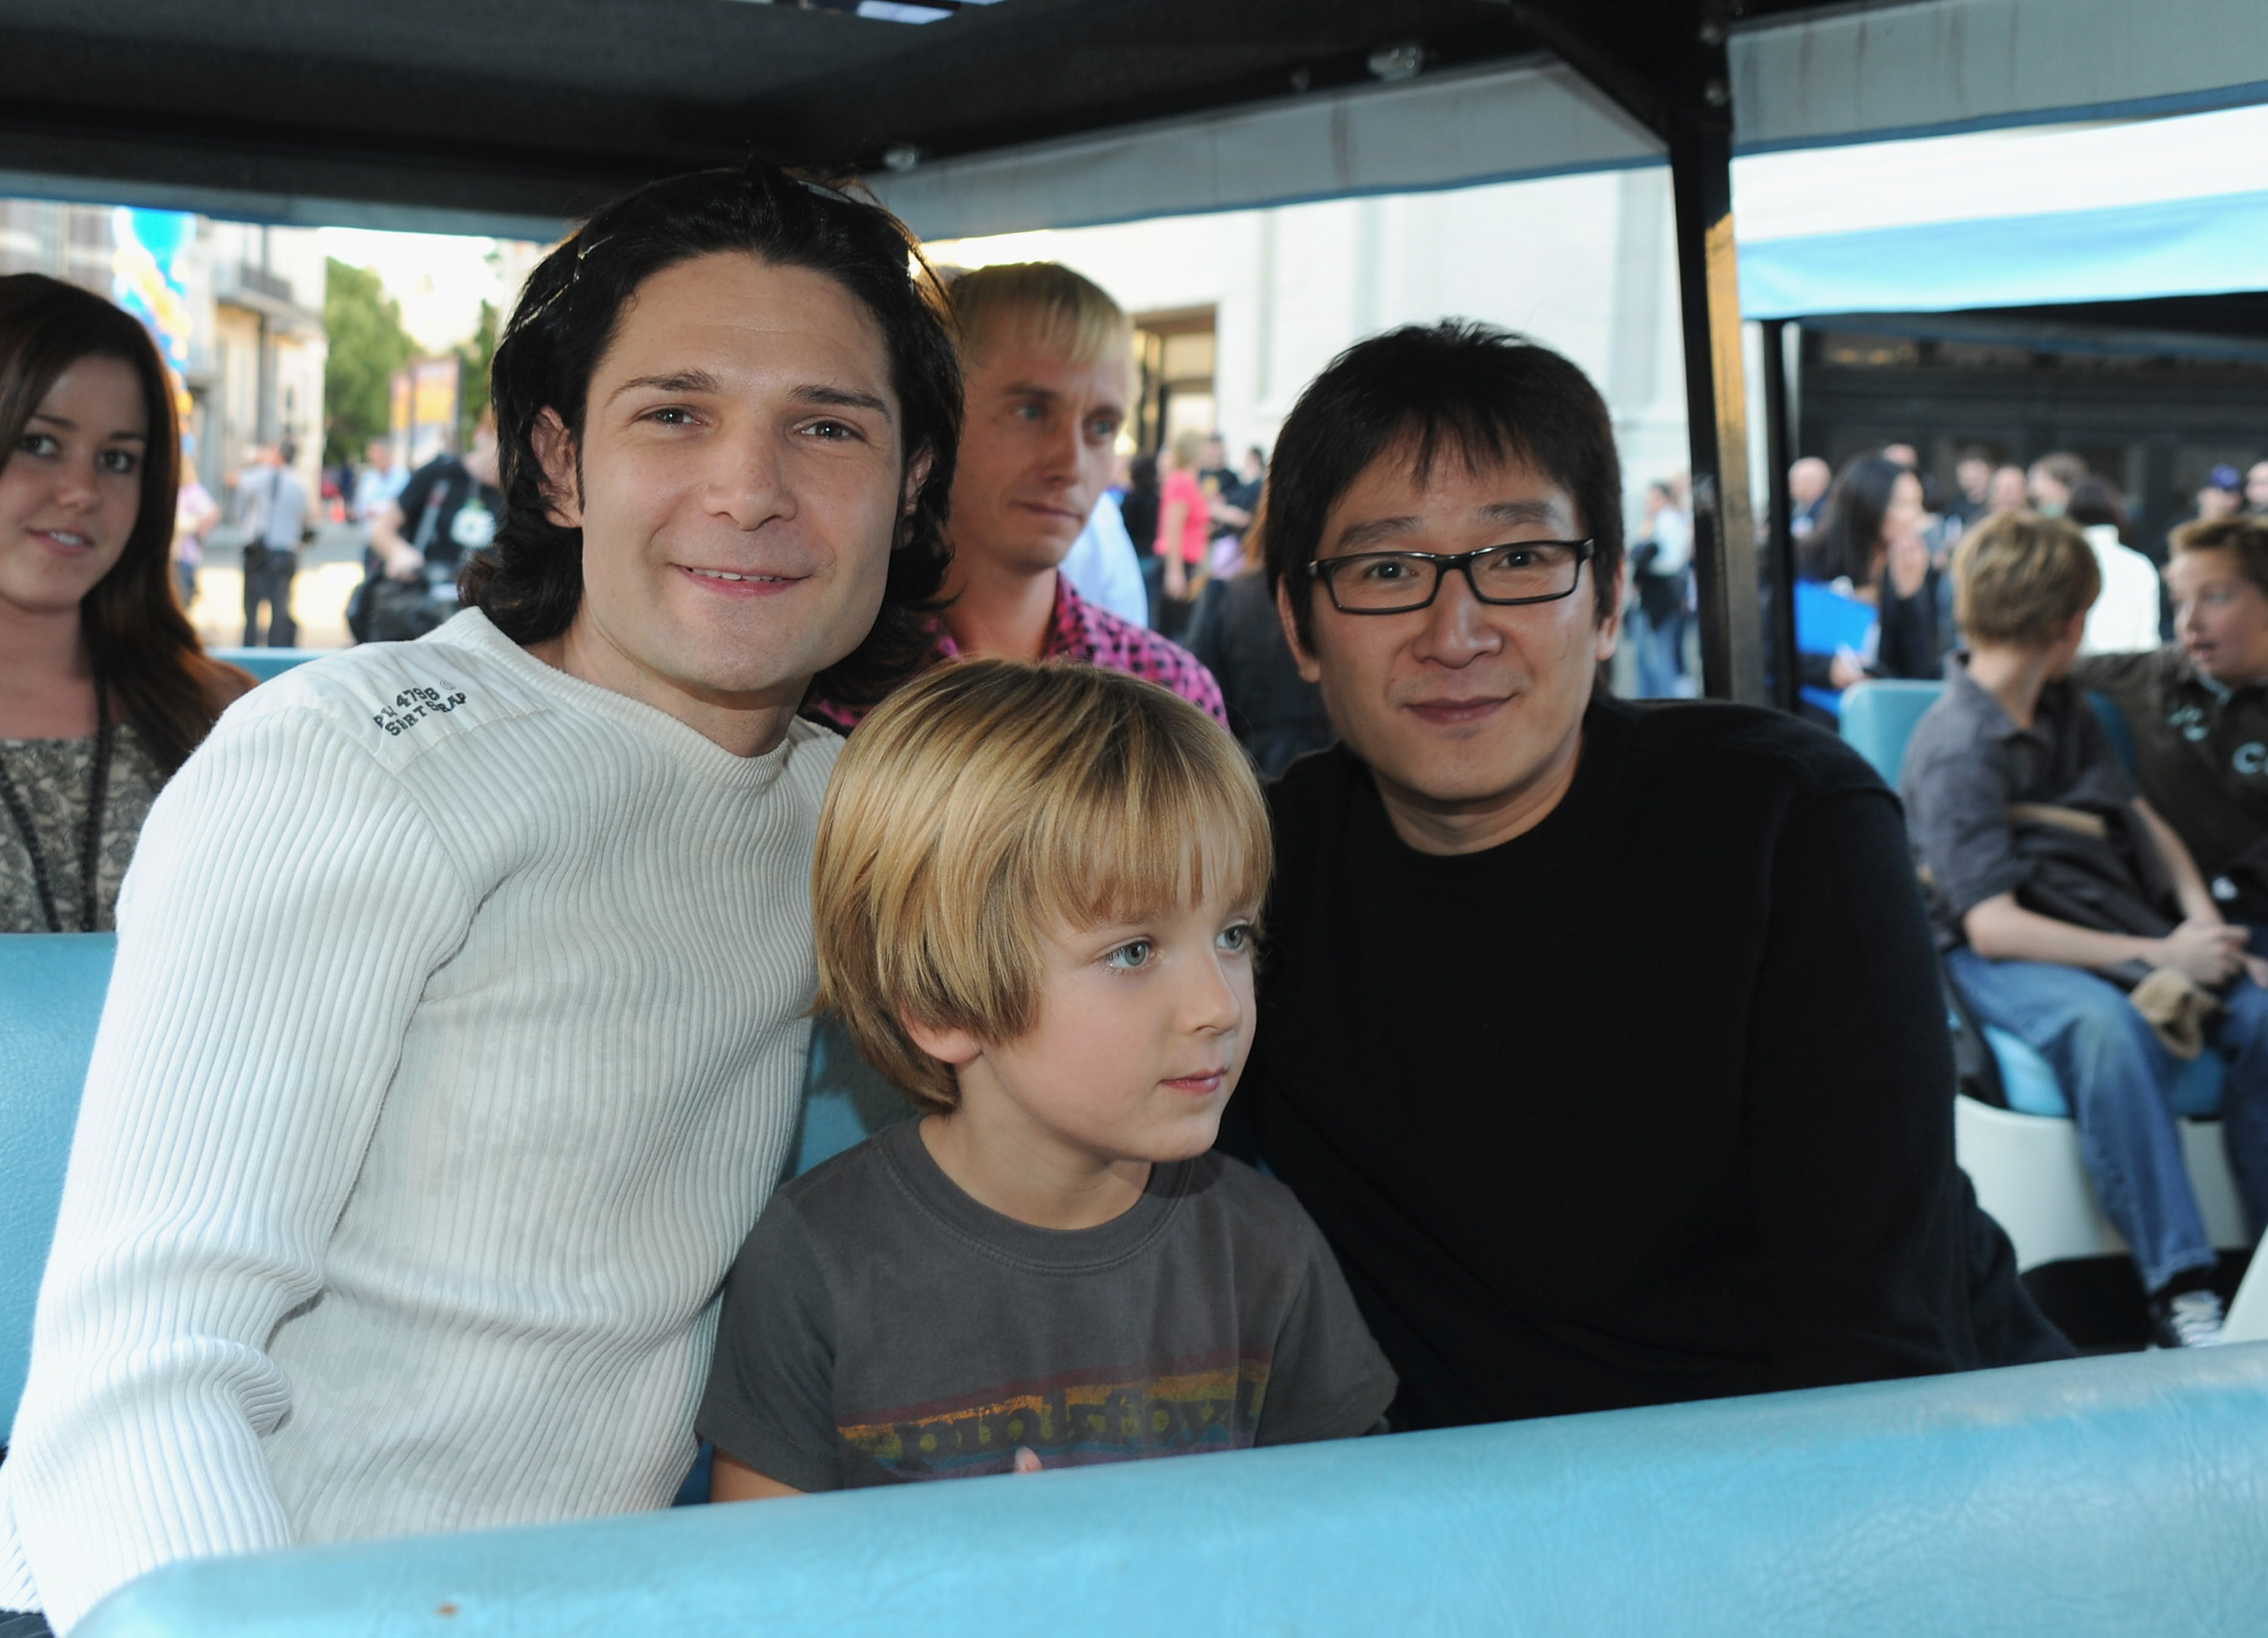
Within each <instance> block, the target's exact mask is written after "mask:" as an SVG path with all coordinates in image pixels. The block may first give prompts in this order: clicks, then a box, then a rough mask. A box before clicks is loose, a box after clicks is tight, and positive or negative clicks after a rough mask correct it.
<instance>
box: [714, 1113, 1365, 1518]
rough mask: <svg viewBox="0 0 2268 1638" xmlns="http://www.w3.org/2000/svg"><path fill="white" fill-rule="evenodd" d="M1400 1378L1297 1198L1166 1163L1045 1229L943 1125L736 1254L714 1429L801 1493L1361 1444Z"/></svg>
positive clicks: (794, 1186)
mask: <svg viewBox="0 0 2268 1638" xmlns="http://www.w3.org/2000/svg"><path fill="white" fill-rule="evenodd" d="M1394 1389H1395V1379H1394V1372H1393V1370H1392V1369H1391V1368H1390V1367H1389V1366H1388V1364H1387V1363H1386V1359H1385V1356H1384V1355H1382V1354H1381V1353H1380V1352H1379V1350H1378V1345H1377V1344H1376V1343H1375V1342H1373V1341H1372V1340H1371V1336H1370V1333H1369V1331H1368V1330H1367V1329H1366V1327H1365V1326H1364V1325H1363V1322H1362V1317H1361V1315H1360V1314H1359V1313H1358V1312H1357V1311H1356V1309H1355V1305H1354V1300H1353V1298H1352V1297H1351V1296H1350V1295H1349V1294H1348V1291H1347V1288H1346V1282H1345V1280H1344V1278H1342V1277H1341V1275H1340V1274H1339V1270H1338V1265H1337V1262H1335V1261H1334V1260H1332V1257H1331V1253H1330V1251H1329V1247H1327V1246H1326V1245H1324V1244H1323V1238H1322V1234H1321V1232H1320V1231H1318V1230H1317V1229H1316V1228H1315V1225H1314V1223H1312V1222H1310V1221H1309V1220H1308V1217H1307V1213H1306V1212H1304V1211H1302V1210H1301V1209H1300V1205H1299V1202H1298V1201H1295V1200H1293V1199H1292V1194H1291V1191H1290V1190H1288V1189H1286V1188H1285V1187H1284V1186H1282V1185H1281V1184H1279V1183H1277V1182H1274V1181H1272V1180H1270V1179H1267V1178H1263V1177H1262V1176H1261V1175H1260V1174H1259V1173H1258V1172H1255V1171H1253V1170H1252V1169H1251V1168H1250V1167H1248V1166H1247V1165H1245V1164H1242V1163H1241V1162H1239V1161H1235V1160H1231V1159H1227V1158H1226V1157H1222V1156H1219V1155H1204V1156H1200V1157H1197V1159H1195V1160H1189V1161H1182V1162H1177V1163H1175V1164H1169V1165H1160V1166H1158V1167H1156V1168H1154V1169H1153V1171H1152V1174H1151V1180H1150V1186H1149V1189H1148V1190H1147V1192H1146V1193H1145V1194H1144V1195H1143V1197H1142V1199H1141V1200H1140V1201H1137V1202H1136V1204H1135V1205H1134V1207H1133V1208H1132V1209H1131V1210H1130V1211H1128V1212H1126V1213H1124V1214H1123V1215H1122V1216H1118V1217H1116V1218H1115V1219H1113V1220H1112V1221H1111V1222H1109V1223H1104V1224H1102V1225H1101V1226H1100V1227H1099V1228H1093V1229H1079V1230H1053V1229H1036V1228H1033V1227H1031V1226H1029V1225H1028V1224H1026V1223H1018V1222H1016V1221H1014V1220H1013V1218H1009V1217H1004V1216H1000V1215H999V1214H998V1213H997V1212H994V1211H991V1210H989V1209H988V1208H985V1207H983V1206H981V1205H979V1204H977V1202H976V1201H974V1200H971V1199H970V1198H969V1197H968V1195H967V1194H963V1193H962V1192H961V1190H960V1189H959V1188H958V1187H957V1186H954V1183H953V1182H952V1181H951V1180H950V1179H947V1178H946V1175H945V1173H944V1172H941V1171H940V1170H939V1168H938V1164H937V1163H936V1162H935V1161H934V1160H932V1158H931V1157H930V1154H929V1151H928V1150H927V1149H926V1148H925V1147H924V1145H923V1142H922V1140H921V1123H920V1122H919V1121H917V1120H909V1121H906V1122H903V1123H902V1124H901V1125H898V1126H894V1127H890V1128H886V1129H885V1130H884V1131H882V1132H881V1133H880V1134H878V1135H875V1136H874V1137H873V1138H870V1139H868V1140H867V1141H866V1142H864V1143H861V1144H860V1145H858V1148H856V1149H853V1150H850V1151H848V1152H847V1153H845V1154H842V1155H838V1156H837V1157H836V1158H834V1159H833V1160H831V1161H829V1162H828V1163H827V1164H825V1165H823V1166H820V1167H818V1168H817V1169H815V1170H814V1171H812V1172H807V1173H806V1174H805V1175H804V1176H802V1177H799V1178H797V1179H794V1180H793V1181H792V1182H790V1183H788V1184H786V1185H785V1186H783V1187H782V1188H781V1189H780V1190H779V1192H778V1193H777V1194H774V1195H773V1196H772V1200H771V1204H770V1206H769V1207H768V1208H766V1209H765V1212H764V1215H763V1219H762V1222H760V1223H757V1224H756V1227H755V1232H754V1233H752V1234H751V1235H749V1237H748V1240H747V1245H744V1246H743V1247H742V1248H741V1250H740V1258H739V1260H738V1261H736V1262H735V1263H734V1265H733V1272H732V1275H731V1278H730V1280H729V1281H728V1282H727V1284H726V1287H725V1311H724V1318H723V1322H722V1324H721V1325H720V1326H719V1328H718V1336H717V1358H716V1363H715V1365H714V1366H713V1367H712V1369H711V1372H710V1377H709V1389H708V1392H707V1394H706V1395H705V1396H704V1398H703V1402H702V1406H701V1414H700V1417H699V1421H698V1425H699V1427H700V1429H701V1431H702V1433H703V1436H706V1437H708V1438H709V1439H711V1440H713V1441H714V1442H715V1443H716V1444H717V1447H718V1449H719V1450H721V1451H725V1452H727V1453H729V1454H730V1455H732V1456H733V1457H735V1458H738V1459H739V1460H740V1461H742V1462H745V1463H747V1465H749V1466H750V1467H753V1468H755V1470H756V1471H757V1472H758V1473H763V1474H765V1475H766V1476H767V1477H769V1478H771V1479H776V1480H778V1481H779V1482H780V1483H782V1484H786V1485H792V1486H794V1487H796V1488H797V1489H799V1490H836V1489H846V1488H851V1487H858V1486H861V1485H879V1484H888V1483H892V1482H897V1481H905V1480H924V1479H958V1478H963V1477H968V1476H971V1475H975V1474H979V1473H1005V1472H1006V1471H1008V1469H1009V1468H1010V1466H1011V1465H1013V1461H1014V1458H1015V1452H1016V1450H1017V1447H1019V1446H1023V1447H1026V1448H1027V1449H1029V1450H1030V1451H1032V1452H1033V1453H1034V1454H1035V1455H1036V1456H1038V1457H1039V1458H1040V1460H1041V1462H1042V1465H1045V1466H1048V1467H1058V1466H1075V1465H1081V1464H1085V1463H1090V1462H1116V1461H1128V1460H1132V1459H1136V1458H1143V1457H1151V1456H1178V1455H1182V1454H1184V1453H1190V1452H1196V1451H1228V1450H1241V1449H1244V1448H1246V1447H1248V1446H1251V1445H1255V1444H1291V1443H1299V1442H1300V1441H1303V1440H1309V1439H1335V1438H1344V1437H1346V1436H1351V1435H1354V1434H1360V1433H1366V1432H1367V1431H1369V1430H1370V1429H1372V1428H1373V1427H1374V1426H1375V1425H1376V1424H1377V1422H1378V1420H1379V1417H1380V1416H1381V1414H1383V1413H1384V1411H1385V1409H1386V1407H1387V1403H1388V1400H1390V1399H1392V1398H1393V1397H1394Z"/></svg>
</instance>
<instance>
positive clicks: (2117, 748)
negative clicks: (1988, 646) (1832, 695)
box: [1841, 681, 2222, 1120]
mask: <svg viewBox="0 0 2268 1638" xmlns="http://www.w3.org/2000/svg"><path fill="white" fill-rule="evenodd" d="M1944 690H1945V685H1944V684H1943V683H1940V682H1902V681H1881V682H1866V683H1860V684H1859V685H1858V686H1857V687H1852V688H1851V689H1849V690H1847V691H1846V692H1845V694H1844V696H1843V716H1842V722H1841V727H1842V732H1843V738H1845V740H1846V741H1848V742H1849V744H1850V746H1851V747H1852V749H1853V750H1855V751H1857V752H1858V753H1859V755H1861V756H1863V757H1865V758H1866V759H1867V761H1868V762H1870V763H1872V764H1873V765H1874V771H1875V772H1876V773H1878V774H1880V775H1881V776H1882V779H1883V782H1885V783H1887V784H1888V785H1889V787H1890V789H1891V790H1896V789H1897V788H1898V775H1899V772H1900V770H1901V769H1902V768H1903V767H1904V762H1905V754H1906V741H1907V740H1908V739H1910V738H1912V736H1913V731H1914V724H1916V723H1918V722H1919V721H1920V720H1921V716H1922V713H1923V712H1924V711H1926V710H1927V709H1929V708H1930V706H1931V705H1932V704H1933V703H1934V702H1935V701H1936V699H1937V696H1938V695H1939V694H1941V693H1943V692H1944ZM2087 700H2088V704H2089V705H2091V706H2093V707H2094V708H2095V717H2096V719H2097V720H2098V721H2100V722H2101V723H2102V726H2103V731H2104V732H2105V733H2106V734H2107V735H2108V736H2109V737H2110V744H2111V748H2112V750H2113V751H2114V752H2116V753H2117V755H2118V758H2119V760H2121V761H2122V762H2124V764H2125V767H2126V772H2127V776H2128V777H2129V778H2132V777H2133V774H2134V736H2133V734H2132V732H2131V731H2129V730H2128V728H2127V725H2126V719H2125V717H2124V716H2122V715H2120V713H2119V710H2118V708H2117V706H2116V705H2114V704H2112V703H2111V701H2110V698H2109V696H2107V695H2105V694H2088V696H2087ZM1985 1040H1986V1042H1987V1043H1988V1044H1990V1045H1991V1047H1992V1056H1993V1057H1994V1059H1996V1060H1997V1061H1999V1066H2000V1083H2001V1086H2002V1089H2003V1090H2004V1091H2006V1092H2007V1098H2008V1107H2009V1108H2011V1109H2014V1111H2016V1112H2017V1113H2019V1114H2028V1115H2046V1116H2049V1117H2051V1118H2052V1119H2055V1120H2069V1119H2071V1103H2070V1100H2069V1099H2068V1098H2066V1097H2065V1096H2064V1091H2063V1088H2062V1086H2061V1085H2059V1084H2058V1083H2057V1081H2056V1076H2055V1071H2054V1070H2053V1069H2050V1068H2049V1067H2048V1061H2047V1060H2046V1059H2044V1058H2043V1057H2041V1056H2040V1054H2037V1053H2036V1052H2034V1051H2033V1050H2032V1049H2031V1048H2030V1047H2028V1046H2026V1045H2025V1044H2024V1043H2023V1042H2022V1041H2021V1040H2019V1039H2017V1038H2016V1037H2015V1036H2014V1035H2011V1034H2009V1033H2008V1032H2007V1031H2006V1030H2003V1029H2000V1028H1999V1027H1997V1026H1996V1025H1990V1024H1988V1025H1985ZM2221 1074H2222V1065H2221V1061H2220V1055H2219V1054H2215V1053H2210V1052H2208V1053H2201V1054H2198V1056H2197V1057H2195V1058H2193V1059H2191V1061H2190V1062H2189V1063H2188V1064H2186V1065H2185V1066H2183V1069H2182V1072H2181V1075H2180V1077H2179V1078H2178V1079H2176V1081H2175V1083H2174V1113H2176V1114H2178V1115H2183V1116H2186V1117H2188V1118H2189V1119H2191V1120H2197V1119H2200V1118H2205V1117H2210V1116H2214V1115H2218V1114H2219V1113H2220V1085H2221Z"/></svg>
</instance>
